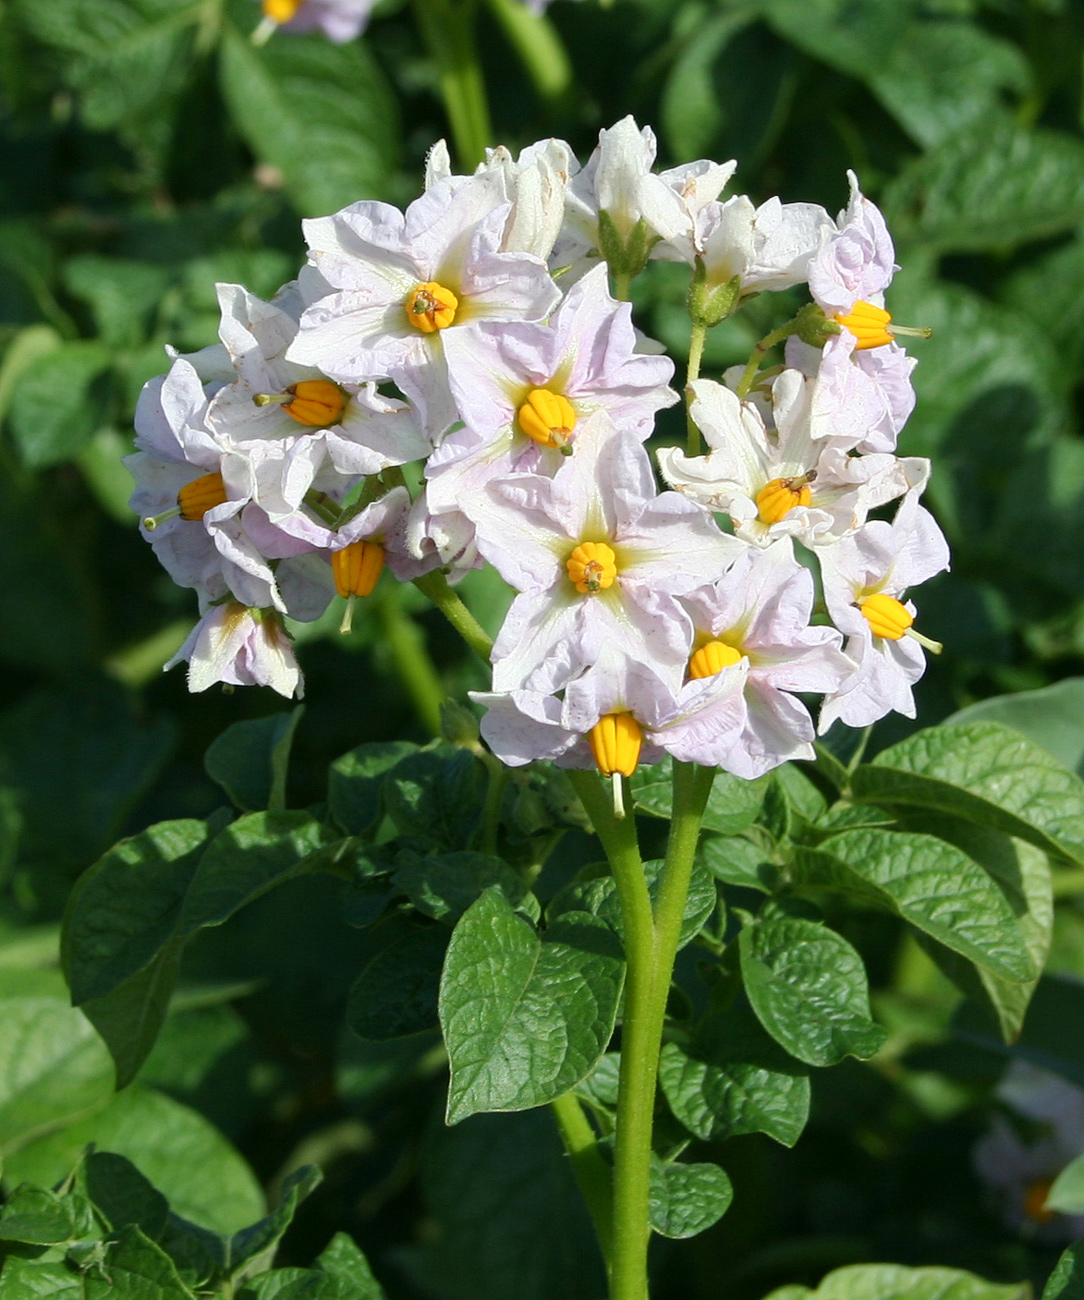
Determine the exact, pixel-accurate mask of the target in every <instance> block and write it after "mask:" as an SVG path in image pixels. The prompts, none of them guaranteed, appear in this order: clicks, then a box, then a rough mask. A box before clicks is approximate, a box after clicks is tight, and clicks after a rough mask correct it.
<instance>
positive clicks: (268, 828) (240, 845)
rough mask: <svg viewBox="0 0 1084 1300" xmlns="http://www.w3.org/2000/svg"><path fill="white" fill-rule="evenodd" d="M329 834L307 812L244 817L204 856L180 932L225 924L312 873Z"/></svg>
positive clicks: (186, 906)
mask: <svg viewBox="0 0 1084 1300" xmlns="http://www.w3.org/2000/svg"><path fill="white" fill-rule="evenodd" d="M328 840H329V836H328V832H327V830H326V828H325V827H323V826H322V825H321V824H320V823H319V822H318V821H316V819H315V818H314V817H312V816H310V814H309V813H306V812H257V813H250V814H249V815H248V816H247V817H239V818H238V819H237V821H235V822H234V823H233V824H232V825H231V826H227V827H226V829H225V830H224V831H220V832H219V833H218V835H216V836H215V838H214V839H213V840H212V841H211V843H210V845H209V846H208V847H207V849H206V851H205V852H204V854H203V856H202V857H201V858H200V861H199V865H198V866H197V868H196V873H195V875H194V876H193V878H192V883H191V885H190V886H189V888H188V893H187V895H186V897H185V900H184V906H183V908H182V910H181V922H180V934H181V935H182V936H187V935H190V934H193V933H195V931H196V930H199V929H201V928H202V927H203V926H205V925H221V924H222V923H223V921H227V920H229V918H230V917H231V916H232V915H233V914H234V912H236V911H237V910H238V909H239V908H241V907H244V906H245V904H246V903H251V902H252V900H253V899H255V898H259V897H260V895H261V894H266V893H267V891H268V890H269V889H273V888H274V887H275V886H276V885H278V884H281V883H282V882H283V881H284V880H289V879H290V878H291V877H292V876H296V875H297V874H298V873H299V872H301V871H304V870H306V869H307V867H308V865H309V859H311V858H312V857H313V856H314V855H315V854H317V853H318V852H319V850H320V849H321V848H323V847H325V845H326V844H327V842H328Z"/></svg>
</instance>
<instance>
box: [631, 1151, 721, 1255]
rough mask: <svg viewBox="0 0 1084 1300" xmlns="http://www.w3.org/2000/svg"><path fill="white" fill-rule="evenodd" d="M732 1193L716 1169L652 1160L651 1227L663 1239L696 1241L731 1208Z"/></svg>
mask: <svg viewBox="0 0 1084 1300" xmlns="http://www.w3.org/2000/svg"><path fill="white" fill-rule="evenodd" d="M733 1198H734V1189H733V1188H732V1187H731V1186H730V1179H729V1178H728V1177H727V1176H726V1173H725V1172H724V1170H722V1169H720V1168H719V1166H718V1165H709V1164H697V1165H682V1164H678V1163H677V1162H676V1161H675V1162H673V1163H671V1164H664V1163H663V1161H662V1160H660V1159H659V1157H658V1156H657V1155H655V1154H652V1156H651V1201H650V1212H651V1227H652V1228H653V1229H654V1231H655V1232H657V1233H658V1234H659V1235H660V1236H662V1237H695V1236H696V1234H697V1233H698V1232H703V1231H704V1230H705V1229H706V1228H710V1227H711V1225H712V1224H713V1223H717V1222H718V1221H719V1220H720V1219H721V1218H722V1217H723V1215H724V1214H725V1213H726V1212H727V1210H728V1209H729V1208H730V1202H731V1201H732V1200H733Z"/></svg>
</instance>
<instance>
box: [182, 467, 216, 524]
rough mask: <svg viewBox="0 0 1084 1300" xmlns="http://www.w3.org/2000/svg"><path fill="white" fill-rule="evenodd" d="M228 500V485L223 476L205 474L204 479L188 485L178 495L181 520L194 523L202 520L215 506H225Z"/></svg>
mask: <svg viewBox="0 0 1084 1300" xmlns="http://www.w3.org/2000/svg"><path fill="white" fill-rule="evenodd" d="M226 499H227V498H226V485H225V483H223V482H222V475H221V474H204V476H203V477H202V478H197V479H193V480H192V482H191V483H186V484H185V485H184V487H183V488H181V490H180V491H179V492H178V493H177V505H178V507H179V508H180V511H181V518H182V519H188V520H191V521H193V522H196V521H198V520H200V519H202V518H203V516H204V515H205V514H206V513H207V511H208V510H213V509H214V508H215V506H220V505H223V504H224V503H225V501H226Z"/></svg>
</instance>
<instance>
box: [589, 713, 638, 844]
mask: <svg viewBox="0 0 1084 1300" xmlns="http://www.w3.org/2000/svg"><path fill="white" fill-rule="evenodd" d="M587 741H588V744H589V745H590V746H591V754H592V756H593V757H594V760H595V762H596V763H597V764H598V770H599V771H600V772H601V773H602V775H603V776H608V777H611V778H612V779H613V796H614V816H615V817H616V818H618V820H620V819H621V818H623V817H624V816H625V801H624V797H623V791H622V785H621V778H622V777H626V776H632V774H633V772H635V771H636V764H637V763H638V762H639V761H640V748H641V746H642V745H643V742H644V733H643V732H642V731H641V730H640V724H639V723H638V722H637V721H636V719H635V718H634V717H633V716H632V714H631V713H605V714H603V716H602V717H601V718H599V720H598V721H597V722H596V723H595V725H594V726H593V727H592V728H591V730H590V732H589V733H588V736H587Z"/></svg>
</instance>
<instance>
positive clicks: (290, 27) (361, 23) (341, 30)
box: [257, 0, 375, 45]
mask: <svg viewBox="0 0 1084 1300" xmlns="http://www.w3.org/2000/svg"><path fill="white" fill-rule="evenodd" d="M374 3H375V0H301V2H300V4H299V5H298V7H297V12H296V13H295V14H294V16H293V17H292V18H291V19H290V20H289V21H288V22H284V23H275V22H274V19H273V18H270V19H269V18H265V19H264V22H263V23H261V25H260V28H258V29H257V30H258V31H260V34H261V37H262V39H266V37H263V33H262V30H261V29H262V28H263V27H264V24H271V25H272V26H273V27H279V28H280V29H281V30H282V31H284V32H295V33H297V34H302V33H304V32H323V33H324V35H325V36H326V37H327V38H328V40H329V41H332V42H333V43H334V44H336V45H345V44H346V42H347V41H352V40H353V39H354V38H355V37H356V36H358V35H360V33H361V32H363V31H364V30H365V25H366V23H367V22H368V21H369V15H370V13H371V12H372V8H373V5H374Z"/></svg>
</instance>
